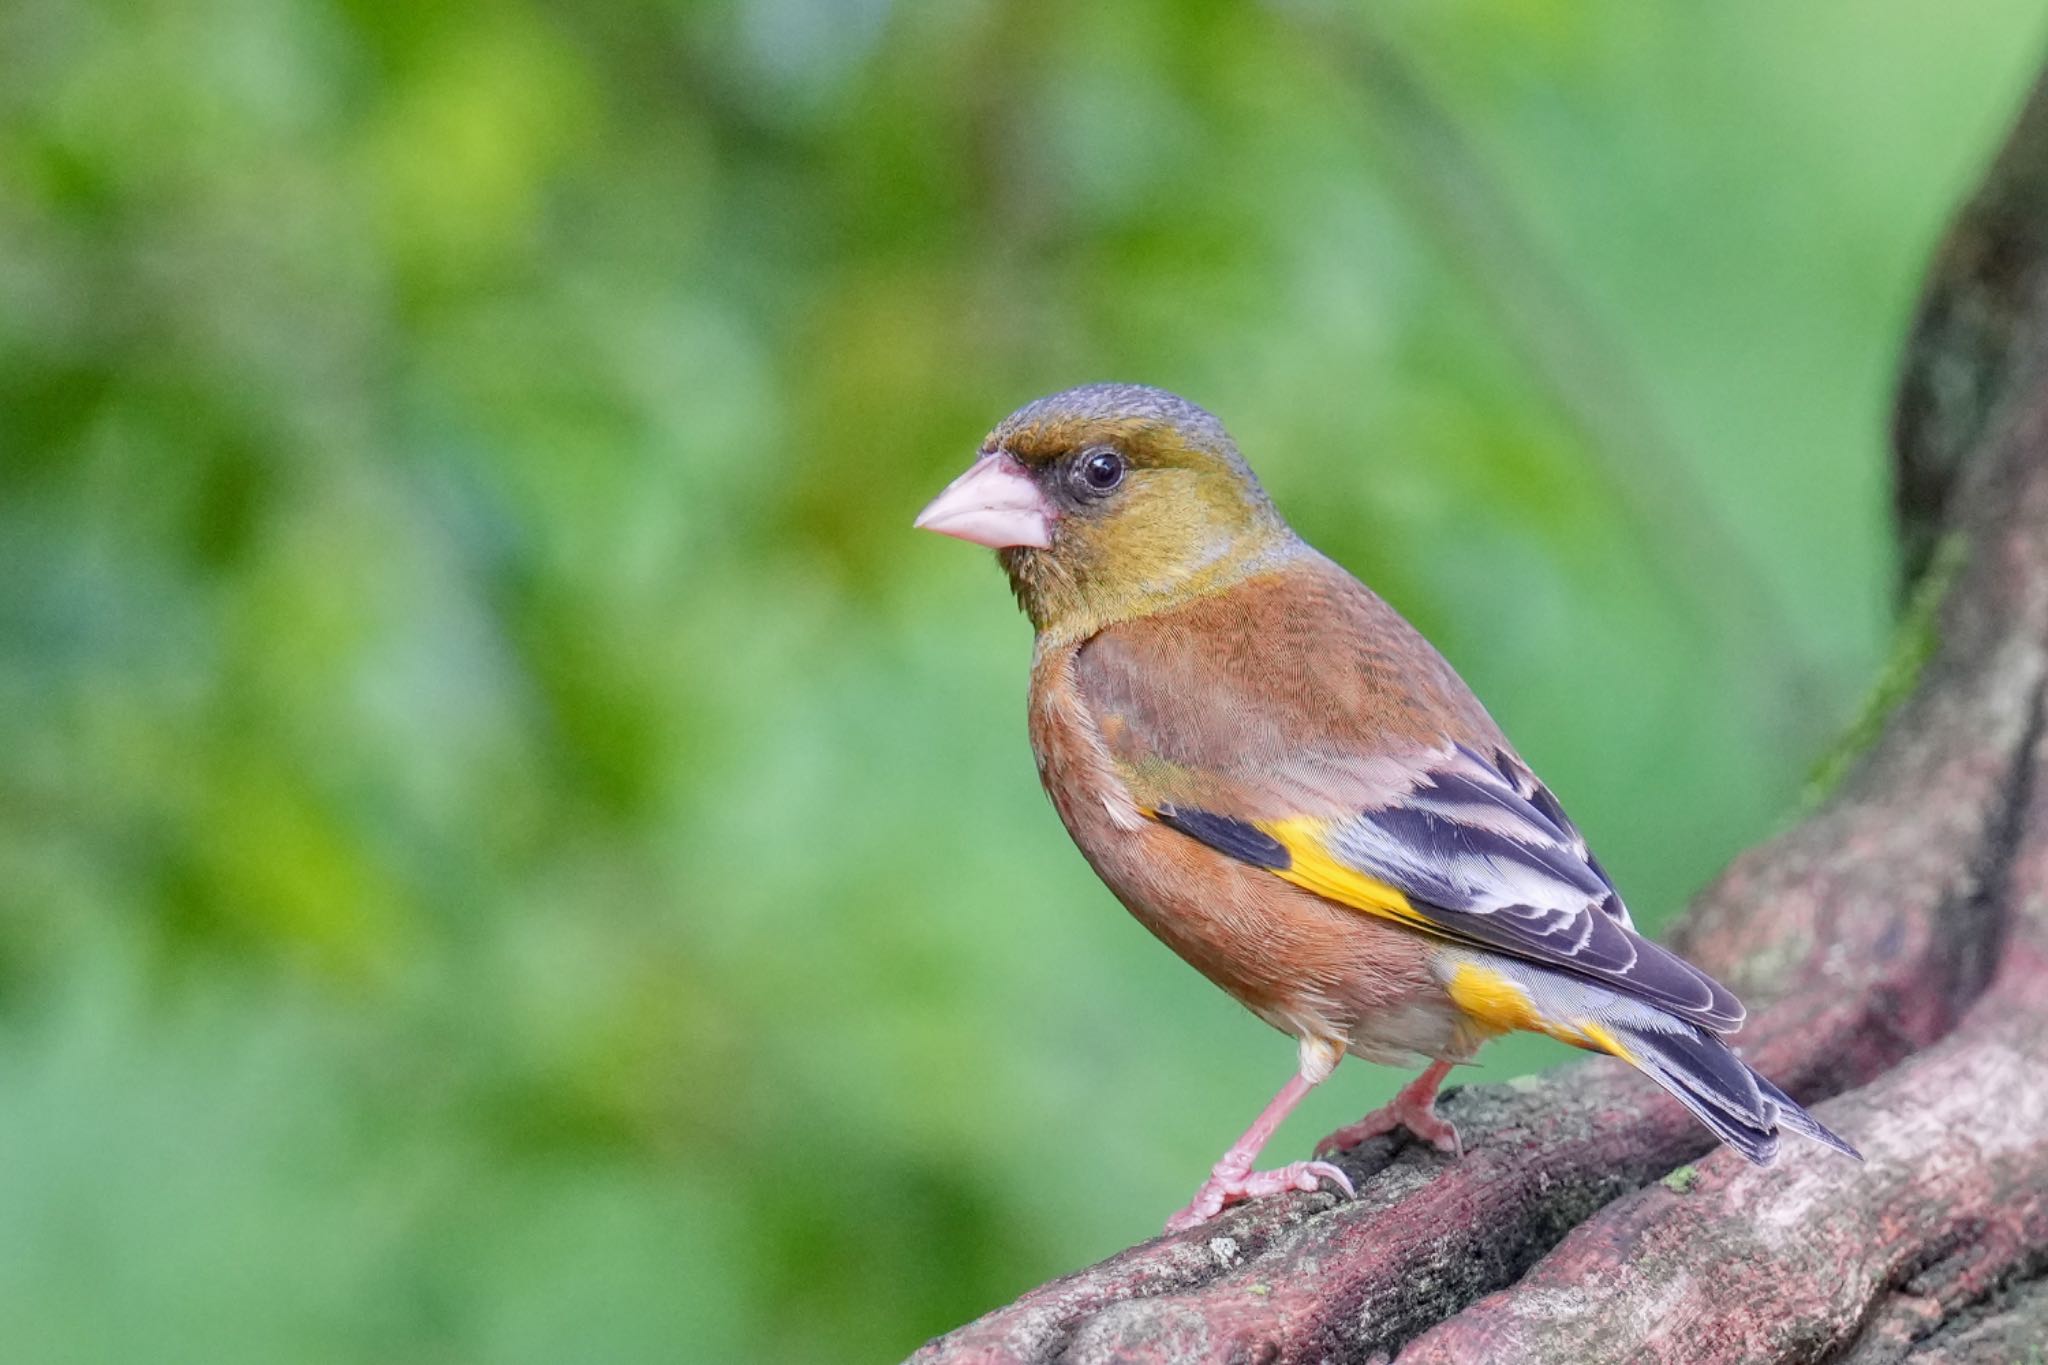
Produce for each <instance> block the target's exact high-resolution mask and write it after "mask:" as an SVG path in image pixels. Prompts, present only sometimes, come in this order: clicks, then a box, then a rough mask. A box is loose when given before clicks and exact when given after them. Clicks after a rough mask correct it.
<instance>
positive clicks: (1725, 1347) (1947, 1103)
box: [916, 79, 2048, 1365]
mask: <svg viewBox="0 0 2048 1365" xmlns="http://www.w3.org/2000/svg"><path fill="white" fill-rule="evenodd" d="M2043 338H2048V79H2044V81H2043V83H2042V85H2040V86H2038V87H2037V89H2036V91H2035V94H2034V96H2033V98H2032V99H2030V101H2029V102H2028V105H2027V107H2026V109H2025V111H2024V112H2023V114H2022V116H2021V119H2020V121H2019V123H2018V124H2017V125H2016V127H2015V129H2014V131H2013V133H2012V136H2011V138H2010V140H2009V142H2008V144H2007V146H2006V148H2005V150H2004V152H2003V153H2001V155H2000V157H1999V159H1998V160H1997V162H1996V163H1995V164H1994V166H1993V167H1992V169H1991V172H1990V174H1989V176H1988V178H1987V181H1986V184H1985V186H1984V188H1983V189H1982V190H1980V191H1979V193H1978V194H1977V195H1976V196H1975V197H1974V198H1973V199H1972V200H1971V202H1970V204H1969V205H1967V206H1966V207H1965V209H1964V211H1963V213H1962V214H1961V215H1960V216H1959V218H1958V220H1957V223H1956V225H1955V226H1954V227H1953V228H1952V229H1951V231H1950V233H1949V234H1948V237H1947V239H1946V241H1945V242H1944V244H1943V247H1942V250H1941V251H1940V253H1939V254H1938V256H1937V260H1936V263H1935V266H1934V268H1933V270H1932V272H1931V274H1930V279H1929V284H1928V289H1927V294H1926V297H1925V298H1924V300H1923V302H1922V305H1921V308H1920V311H1919V315H1918V317H1917V319H1916V322H1915V324H1914V327H1913V330H1912V333H1911V336H1910V338H1909V340H1908V343H1907V348H1906V361H1905V368H1904V372H1903V374H1902V377H1901V381H1900V386H1899V400H1898V413H1897V420H1896V424H1895V432H1896V439H1897V442H1898V449H1897V451H1896V452H1895V461H1896V464H1895V467H1896V469H1897V470H1898V472H1899V500H1898V505H1899V509H1900V518H1901V533H1902V537H1903V538H1904V543H1905V545H1906V547H1907V550H1908V553H1909V554H1910V555H1911V556H1912V558H1913V562H1914V564H1915V565H1916V566H1917V570H1916V571H1918V572H1921V573H1924V574H1929V575H1936V576H1938V577H1937V579H1936V581H1932V582H1926V583H1924V591H1923V595H1925V594H1926V593H1928V592H1934V591H1938V592H1939V594H1940V596H1939V608H1938V611H1937V612H1936V613H1935V614H1934V616H1933V618H1932V625H1931V630H1932V639H1931V641H1930V644H1931V652H1930V654H1929V656H1928V657H1927V660H1926V663H1925V666H1924V667H1922V668H1921V669H1920V670H1919V671H1918V674H1917V677H1916V679H1915V681H1914V686H1913V689H1912V692H1911V695H1910V696H1909V697H1908V698H1907V699H1906V700H1905V701H1904V702H1903V703H1901V704H1900V705H1899V706H1898V707H1897V708H1896V709H1895V710H1894V711H1893V712H1892V713H1891V715H1890V716H1889V717H1888V718H1887V720H1886V723H1885V724H1884V727H1883V730H1882V733H1881V735H1880V736H1879V737H1878V738H1877V740H1876V741H1875V743H1874V745H1873V746H1872V748H1871V749H1870V750H1869V752H1867V753H1866V754H1865V755H1864V756H1863V757H1862V758H1861V759H1860V760H1859V761H1858V762H1857V763H1856V764H1855V766H1854V767H1853V768H1852V770H1851V771H1850V773H1849V775H1848V777H1847V778H1846V779H1845V780H1844V781H1843V782H1842V783H1841V785H1840V786H1839V787H1838V788H1837V789H1836V791H1835V792H1834V793H1833V795H1832V796H1831V797H1830V798H1829V800H1828V801H1827V803H1826V804H1825V805H1824V806H1823V807H1822V808H1821V809H1820V810H1818V811H1817V812H1816V813H1815V814H1813V815H1812V816H1811V817H1810V818H1808V819H1807V820H1805V821H1804V822H1803V823H1801V824H1800V825H1798V826H1797V827H1795V828H1794V829H1792V830H1791V831H1790V832H1788V833H1786V834H1785V835H1783V836H1782V837H1780V838H1778V839H1776V840H1773V841H1771V842H1770V843H1768V844H1765V845H1763V846H1761V847H1759V848H1757V849H1754V850H1752V851H1751V852H1749V853H1747V854H1745V855H1744V856H1743V857H1741V858H1740V859H1738V860H1737V861H1736V863H1735V864H1734V865H1733V866H1732V867H1731V868H1730V869H1729V870H1728V871H1727V872H1726V873H1725V874H1724V875H1723V876H1722V877H1721V878H1720V879H1719V880H1718V881H1717V882H1716V883H1715V884H1714V885H1713V886H1712V887H1711V888H1709V889H1708V890H1707V891H1706V892H1705V893H1704V894H1703V895H1702V896H1701V897H1700V898H1699V899H1698V900H1697V901H1696V902H1695V904H1694V905H1693V906H1692V908H1691V909H1690V910H1689V911H1688V914H1687V917H1686V919H1685V920H1684V922H1683V924H1682V925H1681V927H1680V929H1679V931H1678V935H1677V937H1678V938H1679V940H1680V941H1681V946H1682V947H1683V948H1684V949H1685V951H1686V952H1687V953H1688V954H1689V955H1691V956H1692V957H1693V958H1694V959H1695V960H1697V961H1699V962H1700V963H1701V964H1702V965H1703V966H1706V967H1707V968H1709V969H1710V970H1713V971H1715V972H1716V973H1717V974H1719V975H1721V976H1723V978H1724V979H1726V980H1728V982H1729V984H1731V985H1733V986H1735V987H1736V988H1737V989H1738V990H1739V991H1740V992H1741V993H1742V994H1743V995H1744V996H1745V998H1747V999H1748V1000H1749V1001H1750V1003H1751V1004H1752V1006H1753V1007H1755V1009H1756V1012H1755V1016H1754V1018H1753V1021H1752V1022H1751V1024H1750V1025H1749V1026H1748V1027H1747V1028H1746V1029H1745V1030H1744V1032H1743V1035H1742V1042H1743V1046H1744V1051H1745V1053H1746V1054H1747V1055H1748V1056H1749V1057H1750V1058H1751V1059H1752V1060H1753V1061H1755V1062H1756V1063H1757V1064H1758V1065H1759V1066H1760V1067H1761V1068H1762V1069H1763V1070H1764V1071H1765V1072H1767V1073H1768V1074H1770V1075H1772V1076H1774V1077H1775V1078H1777V1079H1778V1080H1779V1082H1780V1083H1781V1084H1783V1085H1784V1086H1785V1087H1786V1088H1787V1089H1788V1090H1790V1091H1791V1092H1792V1093H1793V1094H1794V1095H1796V1096H1798V1097H1799V1098H1800V1099H1802V1100H1804V1101H1807V1102H1808V1103H1816V1102H1820V1101H1827V1102H1826V1103H1821V1104H1819V1112H1820V1114H1821V1116H1822V1117H1823V1119H1825V1120H1826V1121H1827V1122H1828V1123H1829V1124H1830V1125H1831V1126H1833V1127H1835V1128H1836V1129H1837V1130H1838V1131H1840V1132H1842V1133H1843V1134H1845V1135H1846V1136H1848V1137H1849V1138H1850V1139H1851V1140H1852V1141H1854V1142H1856V1143H1857V1144H1859V1145H1860V1146H1861V1147H1862V1148H1863V1150H1864V1152H1865V1153H1866V1155H1867V1156H1868V1158H1869V1160H1868V1163H1867V1164H1866V1165H1865V1166H1863V1167H1861V1168H1857V1167H1854V1166H1851V1165H1848V1164H1847V1163H1844V1162H1841V1161H1839V1160H1838V1159H1835V1158H1832V1157H1831V1156H1829V1155H1828V1154H1827V1153H1824V1152H1822V1151H1820V1150H1819V1149H1817V1148H1808V1147H1805V1146H1804V1145H1802V1144H1798V1143H1796V1142H1795V1143H1790V1144H1788V1147H1787V1151H1786V1153H1785V1156H1784V1157H1783V1159H1782V1160H1781V1161H1780V1162H1779V1163H1778V1164H1777V1165H1776V1166H1774V1167H1771V1168H1768V1169H1757V1168H1752V1167H1748V1166H1746V1165H1744V1164H1743V1163H1742V1162H1741V1160H1740V1159H1739V1158H1738V1157H1736V1156H1735V1155H1734V1154H1733V1153H1730V1152H1727V1151H1712V1152H1709V1151H1708V1150H1707V1149H1708V1148H1709V1146H1710V1145H1711V1140H1710V1139H1709V1138H1708V1137H1707V1135H1706V1134H1705V1132H1704V1130H1702V1129H1700V1128H1698V1127H1697V1126H1696V1125H1695V1124H1694V1123H1693V1122H1692V1121H1691V1120H1690V1119H1689V1118H1687V1117H1686V1116H1685V1115H1684V1113H1683V1111H1681V1110H1680V1109H1679V1108H1678V1107H1677V1105H1676V1104H1675V1103H1673V1102H1671V1101H1669V1100H1667V1099H1666V1098H1665V1097H1664V1096H1663V1095H1662V1093H1661V1092H1659V1091H1657V1090H1656V1089H1655V1088H1654V1087H1653V1086H1651V1085H1650V1084H1649V1083H1648V1082H1647V1081H1644V1080H1642V1079H1641V1078H1639V1077H1636V1076H1634V1075H1633V1074H1631V1073H1629V1072H1628V1071H1627V1070H1626V1069H1625V1068H1623V1067H1622V1066H1620V1065H1619V1064H1618V1063H1613V1062H1610V1061H1606V1060H1599V1061H1588V1062H1585V1063H1582V1064H1580V1065H1578V1066H1575V1067H1572V1068H1570V1069H1567V1070H1565V1071H1562V1072H1558V1073H1555V1074H1553V1075H1551V1076H1547V1077H1544V1078H1542V1079H1538V1080H1528V1081H1522V1082H1516V1083H1512V1084H1509V1085H1505V1086H1490V1087H1481V1088H1472V1089H1467V1090H1463V1091H1460V1092H1457V1093H1455V1094H1454V1095H1452V1096H1451V1097H1450V1099H1449V1100H1448V1101H1447V1103H1446V1105H1445V1110H1446V1112H1447V1113H1448V1114H1449V1115H1450V1116H1451V1117H1452V1118H1454V1119H1455V1120H1456V1121H1457V1122H1458V1124H1459V1126H1460V1128H1461V1129H1462V1130H1463V1132H1464V1135H1465V1141H1466V1147H1467V1152H1466V1155H1465V1156H1464V1157H1463V1158H1462V1159H1460V1160H1457V1161H1450V1160H1446V1159H1444V1158H1442V1157H1440V1156H1438V1155H1436V1154H1435V1153H1433V1152H1430V1151H1428V1150H1426V1149H1423V1148H1421V1147H1419V1146H1417V1145H1411V1144H1403V1143H1401V1142H1399V1141H1398V1140H1395V1139H1385V1138H1383V1139H1377V1140H1374V1141H1372V1142H1369V1143H1366V1144H1364V1145H1362V1146H1361V1147H1359V1148H1356V1149H1354V1150H1352V1151H1350V1152H1348V1153H1345V1154H1344V1156H1343V1157H1342V1158H1341V1164H1343V1165H1344V1167H1345V1169H1346V1170H1347V1172H1348V1173H1350V1174H1351V1176H1352V1178H1353V1180H1354V1181H1355V1182H1356V1184H1357V1186H1358V1197H1357V1198H1356V1199H1355V1200H1348V1201H1347V1200H1339V1199H1338V1198H1336V1197H1335V1196H1334V1195H1332V1194H1328V1193H1323V1194H1313V1195H1298V1196H1290V1197H1287V1198H1283V1199H1274V1200H1266V1201H1261V1202H1259V1203H1256V1204H1253V1205H1251V1206H1248V1207H1246V1208H1242V1209H1238V1210H1233V1211H1231V1212H1230V1213H1228V1214H1226V1215H1225V1216H1223V1217H1221V1218H1218V1219H1216V1220H1215V1221H1213V1222H1211V1223H1210V1224H1208V1225H1206V1226H1204V1227H1202V1228H1199V1229H1196V1230H1194V1231H1192V1232H1189V1233H1183V1234H1180V1235H1177V1236H1169V1237H1162V1238H1159V1239H1156V1240H1154V1241H1151V1242H1148V1243H1145V1244H1144V1245H1142V1246H1139V1247H1136V1248H1133V1249H1132V1250H1130V1251H1127V1252H1124V1253H1122V1254H1121V1255H1118V1256H1114V1257H1111V1258H1110V1259H1109V1260H1106V1261H1104V1262H1102V1263H1100V1264H1098V1265H1096V1266H1093V1267H1090V1268H1089V1269H1086V1270H1083V1271H1080V1272H1078V1273H1076V1274H1074V1275H1070V1276H1067V1277H1065V1278H1063V1279H1061V1280H1057V1281H1054V1282H1053V1283H1051V1284H1048V1285H1045V1286H1043V1287H1041V1288H1038V1289H1035V1290H1032V1291H1030V1292H1029V1293H1027V1294H1025V1295H1024V1296H1023V1297H1022V1298H1020V1299H1019V1300H1017V1301H1016V1302H1015V1303H1013V1304H1011V1305H1009V1306H1007V1307H1005V1308H1000V1309H997V1310H996V1311H994V1312H992V1313H990V1314H988V1315H987V1316H986V1317H983V1318H981V1319H980V1320H978V1321H976V1322H973V1323H970V1324H968V1325H967V1326H965V1327H962V1328H960V1329H959V1330H957V1331H955V1332H953V1333H951V1334H950V1335H948V1336H945V1337H942V1338H940V1339H938V1340H936V1341H934V1342H931V1343H929V1344H928V1345H927V1346H926V1347H924V1348H923V1349H922V1350H921V1351H919V1352H918V1354H917V1357H916V1359H918V1360H921V1361H929V1362H941V1361H944V1362H956V1361H976V1362H1010V1361H1014V1362H1026V1361H1051V1360H1062V1361H1073V1362H1085V1361H1138V1360H1176V1361H1179V1360H1217V1361H1224V1360H1230V1361H1236V1360H1257V1361H1321V1360H1359V1361H1364V1360H1373V1359H1378V1358H1386V1357H1389V1356H1391V1355H1392V1354H1393V1353H1395V1352H1399V1354H1400V1359H1401V1360H1402V1361H1411V1360H1412V1361H1416V1362H1452V1361H1479V1360H1509V1359H1512V1360H1524V1361H1537V1362H1548V1361H1556V1362H1573V1363H1574V1365H1577V1363H1578V1362H1599V1361H1621V1360H1669V1361H1687V1362H1712V1361H1731V1362H1732V1361H1778V1360H1782V1361H1804V1360H1817V1359H1842V1360H1847V1361H1854V1362H1857V1363H1858V1365H1870V1363H1871V1362H1881V1361H1896V1360H1903V1359H1907V1358H1909V1357H1911V1358H1915V1359H1925V1360H1942V1361H1954V1362H1961V1361H1990V1360H2010V1359H2015V1358H2019V1359H2024V1358H2025V1356H2024V1354H2020V1355H2018V1356H2015V1354H2014V1352H2013V1351H2012V1349H2011V1347H2012V1346H2013V1344H2014V1343H2015V1342H2025V1343H2027V1344H2028V1345H2029V1346H2032V1345H2035V1344H2038V1343H2040V1342H2041V1341H2042V1340H2043V1327H2044V1325H2048V1291H2044V1290H2043V1289H2042V1287H2041V1285H2042V1283H2043V1281H2042V1279H2041V1277H2042V1276H2044V1275H2048V1070H2044V1068H2043V1066H2042V1062H2043V1060H2044V1059H2048V741H2044V738H2043V727H2042V723H2041V721H2042V698H2043V689H2044V683H2048V382H2044V380H2043V377H2042V371H2043V365H2042V357H2043V354H2044V351H2048V347H2044V345H2043V340H2042V339H2043ZM1936 546H1944V547H1946V548H1945V549H1944V550H1943V551H1942V552H1940V553H1936V552H1935V548H1934V547H1936ZM1913 629H1915V630H1927V629H1930V627H1928V626H1927V625H1925V624H1921V625H1916V626H1914V627H1913ZM1831 1096H1838V1097H1839V1098H1834V1099H1829V1097H1831ZM1688 1163H1696V1164H1688Z"/></svg>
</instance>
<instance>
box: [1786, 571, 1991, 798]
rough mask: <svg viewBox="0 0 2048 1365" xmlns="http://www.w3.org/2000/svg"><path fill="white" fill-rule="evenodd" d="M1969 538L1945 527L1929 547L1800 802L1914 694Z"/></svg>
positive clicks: (1839, 772) (1828, 786)
mask: <svg viewBox="0 0 2048 1365" xmlns="http://www.w3.org/2000/svg"><path fill="white" fill-rule="evenodd" d="M1968 544H1969V542H1968V539H1967V538H1966V537H1964V536H1963V535H1961V534H1960V533H1957V532H1950V533H1949V534H1948V535H1946V536H1944V537H1942V539H1941V541H1940V543H1939V544H1937V545H1936V546H1935V547H1934V555H1933V558H1932V560H1931V561H1930V562H1929V564H1928V566H1927V572H1925V573H1924V574H1922V575H1921V576H1920V581H1919V582H1918V583H1917V584H1915V585H1914V587H1913V594H1912V596H1911V597H1910V598H1909V599H1908V600H1907V602H1906V609H1905V611H1904V612H1903V613H1902V614H1901V615H1900V617H1899V626H1898V631H1897V633H1896V634H1895V635H1894V636H1893V640H1892V651H1891V656H1890V657H1889V658H1888V659H1886V660H1885V665H1884V667H1883V668H1882V669H1881V670H1879V672H1878V675H1877V682H1876V684H1875V685H1874V686H1873V687H1872V688H1871V689H1870V695H1869V696H1868V697H1867V698H1865V699H1864V703H1863V707H1862V709H1861V710H1860V711H1859V712H1858V713H1857V716H1856V719H1855V720H1854V721H1853V722H1851V724H1850V725H1849V728H1848V729H1847V730H1845V731H1843V732H1842V737H1841V738H1840V739H1838V740H1837V741H1836V742H1835V744H1834V747H1833V748H1831V749H1829V750H1828V752H1827V753H1826V754H1825V755H1824V756H1823V757H1822V758H1821V760H1820V762H1819V763H1817V764H1815V765H1814V769H1813V775H1812V776H1811V777H1809V778H1808V779H1807V782H1806V790H1805V792H1804V794H1803V796H1802V805H1803V806H1804V807H1805V808H1806V809H1809V810H1810V809H1812V808H1813V807H1815V806H1817V805H1819V804H1820V803H1821V802H1822V801H1823V800H1825V799H1826V798H1827V797H1828V795H1829V794H1830V793H1832V792H1833V791H1834V789H1835V788H1836V787H1838V786H1840V785H1841V781H1842V779H1843V778H1844V777H1845V776H1847V775H1848V772H1849V769H1850V768H1852V767H1854V766H1855V764H1856V760H1857V759H1859V758H1861V757H1862V756H1863V754H1864V753H1865V752H1866V751H1867V750H1868V749H1869V748H1870V746H1871V745H1873V744H1875V743H1876V742H1877V738H1878V736H1879V735H1881V734H1883V733H1884V727H1885V722H1886V721H1887V720H1889V719H1890V718H1891V714H1892V712H1893V711H1894V710H1896V709H1897V708H1898V705H1899V703H1900V702H1902V701H1904V700H1905V699H1906V698H1907V697H1909V696H1911V695H1912V694H1913V689H1914V688H1915V687H1916V686H1917V685H1918V684H1919V681H1920V671H1921V670H1922V669H1923V668H1925V667H1926V666H1927V661H1928V660H1929V659H1931V658H1933V657H1934V649H1935V646H1936V645H1938V644H1939V643H1940V642H1941V632H1940V629H1939V623H1940V617H1941V604H1942V602H1943V600H1944V599H1945V598H1947V596H1948V590H1949V586H1950V585H1951V584H1952V583H1953V582H1954V581H1955V576H1956V572H1957V570H1959V569H1960V568H1962V565H1963V560H1964V558H1965V554H1964V552H1965V550H1966V549H1967V547H1968Z"/></svg>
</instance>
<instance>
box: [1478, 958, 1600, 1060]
mask: <svg viewBox="0 0 2048 1365" xmlns="http://www.w3.org/2000/svg"><path fill="white" fill-rule="evenodd" d="M1445 989H1446V990H1447V991H1448V992H1449V993H1450V997H1451V1003H1452V1004H1454V1005H1456V1006H1457V1007H1458V1008H1459V1009H1460V1010H1461V1011H1463V1012H1464V1013H1465V1014H1467V1015H1469V1016H1470V1017H1471V1018H1472V1019H1473V1020H1474V1021H1475V1022H1477V1023H1478V1024H1479V1025H1480V1026H1481V1027H1483V1028H1486V1029H1489V1030H1491V1031H1493V1032H1495V1033H1512V1032H1515V1031H1517V1030H1522V1031H1526V1032H1530V1033H1542V1034H1546V1035H1548V1036H1550V1037H1552V1038H1555V1039H1557V1040H1558V1041H1559V1042H1560V1043H1570V1044H1571V1045H1572V1046H1573V1047H1582V1048H1586V1049H1588V1050H1589V1051H1593V1052H1605V1053H1608V1054H1609V1055H1611V1056H1615V1057H1619V1058H1621V1059H1622V1060H1623V1061H1624V1062H1627V1063H1629V1064H1630V1065H1634V1064H1635V1058H1634V1057H1633V1056H1631V1055H1630V1054H1629V1050H1628V1048H1626V1047H1625V1046H1623V1045H1622V1042H1621V1040H1620V1039H1618V1038H1616V1037H1615V1036H1614V1034H1613V1032H1612V1031H1611V1030H1609V1029H1606V1028H1603V1027H1601V1025H1600V1024H1598V1023H1597V1022H1595V1021H1594V1020H1591V1019H1575V1020H1573V1021H1571V1022H1570V1023H1560V1022H1558V1021H1556V1020H1551V1019H1545V1018H1544V1017H1543V1016H1542V1015H1541V1014H1539V1013H1538V1012H1537V1010H1536V1006H1535V1004H1534V1002H1532V1001H1531V1000H1530V999H1529V993H1528V992H1527V991H1525V990H1523V989H1522V987H1521V986H1520V985H1518V984H1517V983H1515V982H1514V981H1511V980H1509V979H1508V978H1507V977H1506V976H1504V975H1503V974H1501V973H1500V972H1496V971H1492V970H1490V969H1489V968H1486V967H1482V966H1480V965H1479V964H1477V963H1475V962H1461V963H1459V964H1458V968H1457V970H1456V971H1454V972H1452V973H1451V979H1450V983H1449V984H1448V985H1447V986H1446V987H1445Z"/></svg>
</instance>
